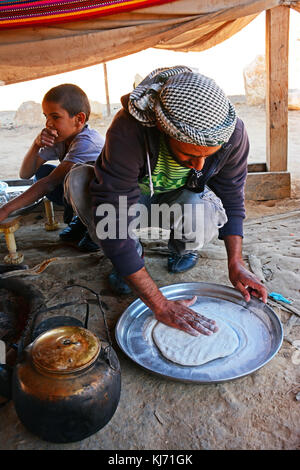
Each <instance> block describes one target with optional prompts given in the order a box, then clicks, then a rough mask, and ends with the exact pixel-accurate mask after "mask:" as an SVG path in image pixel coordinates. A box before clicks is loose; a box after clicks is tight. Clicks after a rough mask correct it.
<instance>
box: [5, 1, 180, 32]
mask: <svg viewBox="0 0 300 470" xmlns="http://www.w3.org/2000/svg"><path fill="white" fill-rule="evenodd" d="M174 1H176V0H109V1H105V0H0V29H4V28H16V27H23V26H32V25H38V26H40V25H45V24H49V23H51V24H52V23H55V24H56V23H62V22H66V21H76V20H87V19H90V18H95V17H101V16H108V15H113V14H116V13H122V12H125V11H126V12H128V11H131V10H136V9H139V8H146V7H151V6H154V5H160V4H163V3H171V2H174Z"/></svg>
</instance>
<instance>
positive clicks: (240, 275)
mask: <svg viewBox="0 0 300 470" xmlns="http://www.w3.org/2000/svg"><path fill="white" fill-rule="evenodd" d="M224 242H225V246H226V250H227V255H228V271H229V279H230V281H231V283H232V285H233V286H234V287H235V288H236V289H238V290H239V291H240V292H241V293H242V294H243V296H244V298H245V300H246V302H249V301H250V299H251V297H250V294H251V295H253V296H254V297H257V298H258V299H260V298H261V299H262V301H263V302H264V303H267V299H268V293H267V289H266V288H265V286H264V285H263V284H261V283H260V282H259V280H258V279H257V278H256V277H255V276H254V274H252V273H250V271H248V270H247V269H246V268H245V266H244V262H243V257H242V237H240V236H239V235H227V236H226V237H225V238H224Z"/></svg>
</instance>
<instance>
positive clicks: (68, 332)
mask: <svg viewBox="0 0 300 470" xmlns="http://www.w3.org/2000/svg"><path fill="white" fill-rule="evenodd" d="M100 349H101V343H100V341H99V339H98V338H97V336H96V335H94V334H93V333H92V332H91V331H89V330H87V329H86V328H82V327H78V326H61V327H58V328H54V329H52V330H48V331H46V332H45V333H42V334H41V335H40V336H38V337H37V338H36V340H35V341H34V342H33V345H32V351H31V354H32V360H33V363H34V364H35V366H37V367H38V368H40V369H42V370H44V371H46V372H50V373H51V372H52V373H71V372H76V371H79V370H81V369H85V368H86V367H88V366H89V365H91V364H92V363H93V362H94V361H95V360H96V359H97V357H98V355H99V352H100Z"/></svg>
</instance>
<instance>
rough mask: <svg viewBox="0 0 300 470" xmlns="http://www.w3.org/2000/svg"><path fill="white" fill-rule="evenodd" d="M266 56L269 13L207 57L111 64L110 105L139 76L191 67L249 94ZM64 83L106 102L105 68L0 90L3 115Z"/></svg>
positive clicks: (231, 91)
mask: <svg viewBox="0 0 300 470" xmlns="http://www.w3.org/2000/svg"><path fill="white" fill-rule="evenodd" d="M298 38H299V39H300V14H299V13H297V12H295V11H293V10H291V17H290V54H289V57H290V62H289V88H296V89H300V40H297V39H298ZM264 53H265V13H262V14H260V15H259V16H258V17H257V18H256V19H255V20H254V21H252V23H250V24H249V25H248V26H247V27H246V28H244V29H243V30H242V31H240V32H239V33H237V34H235V35H234V36H233V37H231V38H230V39H227V41H224V42H223V43H221V44H219V45H217V46H215V47H213V48H211V49H208V50H207V51H203V52H186V53H185V52H172V51H163V50H159V49H147V50H146V51H143V52H139V53H137V54H132V55H130V56H128V57H123V58H121V59H117V60H113V61H111V62H108V63H107V73H108V80H109V96H110V102H111V103H118V102H119V100H120V97H121V96H122V95H123V94H125V93H128V92H129V91H131V90H132V85H133V82H134V77H135V74H136V73H138V74H139V75H141V76H142V77H144V76H145V75H147V74H148V73H149V72H151V71H152V70H154V69H155V68H157V67H165V66H172V65H188V66H191V67H194V68H197V69H198V70H199V72H201V73H203V74H204V75H207V76H209V77H211V78H214V79H215V80H216V82H217V83H218V85H219V86H221V87H222V88H223V90H224V91H225V93H226V94H228V95H241V94H244V80H243V69H244V67H245V66H247V65H248V64H249V63H251V62H252V61H253V60H254V59H255V57H256V56H257V55H258V54H264ZM61 83H74V84H76V85H78V86H80V87H81V88H83V89H84V91H85V92H86V93H87V95H88V97H89V99H90V100H94V101H99V102H100V103H106V97H105V88H104V74H103V65H102V64H99V65H96V66H93V67H88V68H84V69H81V70H76V71H74V72H68V73H64V74H60V75H53V76H51V77H46V78H42V79H38V80H32V81H28V82H23V83H17V84H14V85H6V86H3V87H0V111H11V110H15V109H18V107H19V106H20V105H21V103H23V102H24V101H36V102H38V103H41V101H42V98H43V96H44V94H45V93H46V92H47V91H48V90H49V89H50V88H52V87H53V86H56V85H59V84H61Z"/></svg>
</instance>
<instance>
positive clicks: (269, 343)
mask: <svg viewBox="0 0 300 470" xmlns="http://www.w3.org/2000/svg"><path fill="white" fill-rule="evenodd" d="M160 290H161V291H162V292H163V294H164V295H165V296H166V297H167V298H168V299H172V300H179V299H187V298H191V297H193V296H194V295H196V296H197V302H196V303H195V304H194V305H193V306H192V307H191V308H192V309H193V310H196V311H199V312H200V311H201V313H203V314H204V315H205V316H207V317H209V314H210V312H211V313H212V314H213V315H214V317H217V318H218V317H219V318H220V319H222V320H223V321H224V322H226V323H227V325H229V326H230V327H231V328H232V329H233V330H234V331H235V332H236V334H237V336H238V338H239V346H238V347H237V349H236V350H235V351H234V352H233V353H232V354H231V355H230V356H227V357H225V358H220V359H215V360H214V361H210V362H208V363H206V364H203V365H201V366H196V367H195V366H193V367H185V366H181V365H177V364H175V363H173V362H171V361H169V360H167V359H165V358H164V357H163V356H162V354H161V353H160V351H159V350H158V348H157V347H156V346H155V344H154V342H153V340H152V337H151V335H149V334H148V333H147V331H148V327H147V325H149V323H150V322H151V319H152V318H153V313H152V312H151V310H150V309H149V308H148V307H147V306H146V305H145V304H144V303H143V302H142V301H141V300H136V301H135V302H133V303H132V304H131V305H130V306H129V307H128V308H127V309H126V310H125V312H124V313H123V315H122V316H121V317H120V319H119V321H118V323H117V325H116V330H115V336H116V340H117V343H118V345H119V347H120V348H121V349H122V351H123V352H124V353H125V354H126V355H127V356H128V357H129V358H130V359H132V360H133V361H134V362H135V363H137V364H138V365H139V366H141V367H142V368H143V369H146V370H148V371H149V372H152V373H155V374H158V375H160V376H162V377H164V378H167V379H172V380H177V381H181V382H188V383H189V382H194V383H201V384H208V383H219V382H225V381H230V380H236V379H238V378H241V377H244V376H246V375H249V374H251V373H253V372H255V371H256V370H258V369H260V368H261V367H263V366H264V365H266V364H267V363H268V362H269V361H270V360H271V359H272V358H273V357H274V356H275V354H276V353H277V352H278V351H279V349H280V347H281V344H282V340H283V330H282V325H281V322H280V320H279V318H278V316H277V315H276V313H275V312H274V311H273V310H272V309H271V308H270V307H269V306H268V305H266V304H264V303H263V302H261V301H259V300H257V299H256V298H252V299H251V301H250V302H249V303H247V302H246V301H245V300H244V298H243V296H242V295H241V294H240V293H239V292H238V291H237V290H236V289H234V288H232V287H227V286H223V285H218V284H210V283H203V282H188V283H181V284H173V285H170V286H166V287H163V288H161V289H160Z"/></svg>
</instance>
